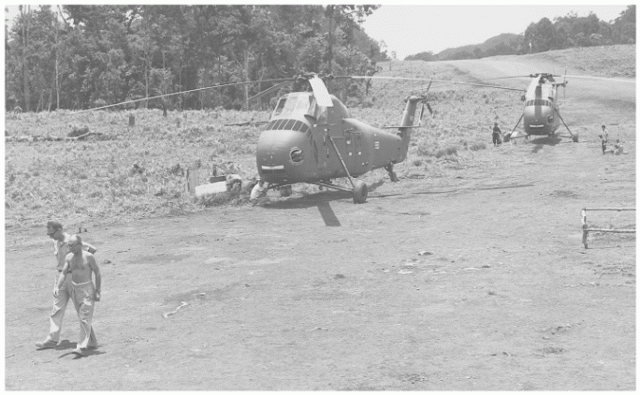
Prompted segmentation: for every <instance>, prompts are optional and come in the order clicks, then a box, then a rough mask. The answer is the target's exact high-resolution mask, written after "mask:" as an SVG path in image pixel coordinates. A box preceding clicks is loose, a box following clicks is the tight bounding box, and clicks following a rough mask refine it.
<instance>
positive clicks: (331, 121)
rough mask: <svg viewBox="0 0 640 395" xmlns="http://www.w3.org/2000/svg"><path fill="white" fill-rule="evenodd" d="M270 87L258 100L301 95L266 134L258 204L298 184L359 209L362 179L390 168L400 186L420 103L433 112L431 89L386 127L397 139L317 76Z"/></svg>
mask: <svg viewBox="0 0 640 395" xmlns="http://www.w3.org/2000/svg"><path fill="white" fill-rule="evenodd" d="M327 78H329V79H331V78H333V77H331V76H329V77H327ZM340 78H351V77H340ZM263 82H264V81H263ZM268 82H272V83H277V84H276V85H274V86H272V87H271V88H268V89H267V90H265V91H263V92H261V93H259V94H257V95H255V96H253V97H252V98H257V97H259V96H262V95H265V94H267V93H273V92H275V91H277V89H279V88H281V87H283V86H284V85H285V84H287V83H291V82H295V85H296V88H294V90H297V91H294V92H291V93H287V94H285V95H284V96H282V97H280V98H279V99H278V101H277V104H276V106H275V109H274V110H273V112H272V113H271V117H270V119H269V121H268V122H267V126H266V127H265V129H264V130H263V131H262V132H261V134H260V137H259V139H258V143H257V149H256V165H257V170H258V174H259V180H258V183H257V184H256V185H255V186H254V188H253V189H252V191H251V197H252V199H255V198H257V197H259V196H261V195H263V194H265V193H266V191H267V190H269V189H278V190H280V193H281V195H283V196H288V195H290V194H291V185H292V184H295V183H308V184H315V185H318V186H321V187H325V188H328V189H336V190H344V191H349V192H351V193H352V194H353V201H354V203H364V202H366V200H367V194H368V191H367V185H366V184H365V183H364V182H363V181H361V180H356V177H358V176H360V175H362V174H365V173H367V172H369V171H371V170H374V169H378V168H384V169H385V170H387V172H388V174H389V177H390V178H391V180H392V181H394V182H395V181H397V180H398V178H397V176H396V174H395V172H394V171H393V166H394V165H395V164H397V163H400V162H403V161H404V160H405V159H406V157H407V151H408V149H409V141H410V139H411V129H412V128H414V127H419V125H418V126H414V117H415V112H416V108H417V105H418V103H422V104H423V107H422V111H421V114H420V117H422V115H423V113H424V106H425V105H426V106H427V107H428V108H429V111H431V107H430V106H429V105H428V103H427V102H426V93H428V88H427V92H426V93H425V94H421V95H413V96H410V97H408V98H407V100H406V105H405V109H404V113H403V115H402V119H401V122H400V124H399V125H398V126H387V127H384V128H385V129H388V128H395V129H397V130H398V132H397V133H390V132H387V131H385V130H383V129H380V128H376V127H374V126H370V125H368V124H366V123H364V122H362V121H360V120H358V119H356V118H353V117H352V116H351V114H350V113H349V110H348V109H347V107H346V106H345V105H344V104H343V103H342V102H341V101H340V100H339V99H338V98H337V97H336V96H334V95H330V94H329V92H328V90H327V87H326V85H325V83H324V81H323V80H322V78H320V77H318V75H316V74H313V73H304V74H301V75H300V76H298V77H296V78H294V79H280V80H271V81H268ZM251 83H255V81H246V82H240V83H230V84H221V85H216V86H211V87H206V88H199V89H194V90H191V91H185V92H177V93H172V94H167V95H163V96H158V97H149V98H143V99H136V100H131V101H127V102H123V103H118V104H113V105H107V106H103V107H98V108H92V109H89V110H84V111H92V110H99V109H105V108H109V107H114V106H119V105H123V104H130V103H134V102H138V101H144V100H152V99H161V100H163V99H164V98H165V97H168V96H172V95H179V94H184V93H190V92H195V91H200V90H205V89H214V88H221V87H227V86H234V85H242V84H251ZM429 86H431V82H430V83H429ZM250 99H251V98H250ZM84 111H80V112H84ZM80 112H78V113H80ZM76 114H77V113H76ZM345 177H346V178H347V179H348V180H349V183H350V184H351V188H349V187H344V186H341V185H338V184H334V183H332V180H333V179H336V178H345Z"/></svg>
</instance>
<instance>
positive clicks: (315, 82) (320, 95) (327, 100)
mask: <svg viewBox="0 0 640 395" xmlns="http://www.w3.org/2000/svg"><path fill="white" fill-rule="evenodd" d="M309 84H310V85H311V89H312V90H313V95H314V96H315V98H316V102H317V103H318V105H319V106H322V107H333V102H332V101H331V97H330V96H329V91H328V90H327V87H326V85H325V84H324V81H322V79H321V78H319V77H317V76H314V77H311V78H309Z"/></svg>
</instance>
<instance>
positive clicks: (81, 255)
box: [53, 235, 102, 354]
mask: <svg viewBox="0 0 640 395" xmlns="http://www.w3.org/2000/svg"><path fill="white" fill-rule="evenodd" d="M67 243H68V245H69V254H68V255H67V257H66V258H65V263H64V267H63V268H62V273H63V275H62V276H60V278H59V279H58V283H57V284H56V287H55V288H54V290H53V294H54V295H57V294H58V292H59V289H60V287H61V286H62V285H63V283H64V281H65V278H66V277H67V276H68V275H69V273H71V285H72V292H71V298H72V299H73V304H74V306H75V307H76V311H77V312H78V319H79V320H80V340H79V341H78V344H77V346H76V349H75V350H74V351H73V352H75V353H78V354H83V353H84V352H85V351H86V350H87V348H95V347H97V346H98V344H97V341H96V338H95V334H93V327H92V326H91V321H92V319H93V308H94V304H93V303H94V302H97V301H99V300H100V286H101V285H102V276H101V275H100V268H98V265H97V264H96V260H95V258H94V257H93V254H91V253H90V252H87V251H84V250H83V249H82V239H81V238H80V236H78V235H73V236H71V237H69V240H68V242H67ZM92 273H93V274H94V275H95V277H96V283H95V286H94V285H93V281H92V277H91V274H92ZM92 334H93V336H92Z"/></svg>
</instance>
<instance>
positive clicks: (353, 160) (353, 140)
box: [344, 130, 367, 175]
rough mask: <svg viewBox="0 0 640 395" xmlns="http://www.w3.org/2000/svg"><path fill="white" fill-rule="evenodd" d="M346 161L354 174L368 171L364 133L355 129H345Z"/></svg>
mask: <svg viewBox="0 0 640 395" xmlns="http://www.w3.org/2000/svg"><path fill="white" fill-rule="evenodd" d="M344 136H345V147H346V158H345V162H346V163H347V167H348V168H349V171H350V172H352V173H353V174H356V175H357V174H362V173H365V172H366V171H367V169H366V166H365V164H364V163H363V162H364V161H365V160H364V152H363V151H362V149H363V141H362V133H361V132H355V131H349V130H347V131H345V133H344Z"/></svg>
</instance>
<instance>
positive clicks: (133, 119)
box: [129, 114, 136, 128]
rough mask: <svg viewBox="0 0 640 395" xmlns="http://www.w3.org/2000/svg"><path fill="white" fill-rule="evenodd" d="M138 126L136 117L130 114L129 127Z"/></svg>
mask: <svg viewBox="0 0 640 395" xmlns="http://www.w3.org/2000/svg"><path fill="white" fill-rule="evenodd" d="M134 126H136V116H135V115H133V114H129V127H131V128H132V127H134Z"/></svg>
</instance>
